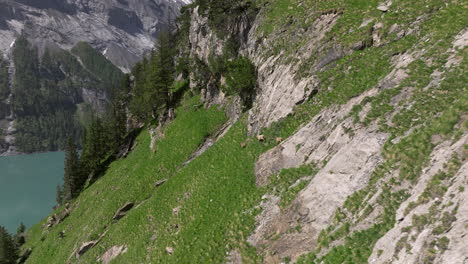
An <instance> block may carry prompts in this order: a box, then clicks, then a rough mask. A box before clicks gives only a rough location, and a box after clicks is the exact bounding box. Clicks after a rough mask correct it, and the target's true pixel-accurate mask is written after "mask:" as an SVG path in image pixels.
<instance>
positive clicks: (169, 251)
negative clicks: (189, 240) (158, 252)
mask: <svg viewBox="0 0 468 264" xmlns="http://www.w3.org/2000/svg"><path fill="white" fill-rule="evenodd" d="M166 253H167V254H169V255H172V254H174V248H172V247H166Z"/></svg>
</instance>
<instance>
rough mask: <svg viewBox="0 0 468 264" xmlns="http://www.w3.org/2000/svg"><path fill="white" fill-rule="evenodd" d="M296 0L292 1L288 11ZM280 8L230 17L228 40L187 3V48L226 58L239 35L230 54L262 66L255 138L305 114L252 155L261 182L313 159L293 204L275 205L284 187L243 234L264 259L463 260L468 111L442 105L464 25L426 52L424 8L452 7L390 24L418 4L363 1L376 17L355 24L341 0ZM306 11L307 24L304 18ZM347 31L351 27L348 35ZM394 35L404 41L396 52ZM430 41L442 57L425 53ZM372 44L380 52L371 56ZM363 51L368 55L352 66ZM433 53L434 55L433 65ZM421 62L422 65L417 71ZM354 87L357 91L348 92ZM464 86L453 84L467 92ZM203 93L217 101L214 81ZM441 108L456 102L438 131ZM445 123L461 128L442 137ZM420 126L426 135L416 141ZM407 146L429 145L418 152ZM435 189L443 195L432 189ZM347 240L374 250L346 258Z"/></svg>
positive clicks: (459, 60)
mask: <svg viewBox="0 0 468 264" xmlns="http://www.w3.org/2000/svg"><path fill="white" fill-rule="evenodd" d="M292 2H294V1H291V3H290V4H291V5H290V6H289V7H287V8H288V9H289V10H295V9H296V7H293V6H292V5H293V3H292ZM300 5H306V4H304V3H301V4H300ZM415 5H418V3H415ZM343 6H345V5H343ZM275 8H277V7H276V6H275V3H270V5H267V6H266V8H265V9H260V13H259V14H258V15H257V16H256V18H255V19H254V20H248V19H247V18H246V19H240V20H239V21H236V22H235V23H233V24H231V26H230V28H232V30H231V31H230V32H232V33H233V34H232V35H230V36H229V37H224V38H223V37H219V34H218V35H217V34H216V31H215V30H214V29H213V28H210V27H209V24H208V23H207V20H208V19H207V18H206V17H203V16H200V14H199V10H198V9H197V8H195V9H194V10H193V12H192V24H191V28H190V45H191V52H190V54H191V57H192V58H196V59H199V60H202V61H204V62H205V63H207V64H209V63H210V61H209V60H210V56H221V55H222V53H223V48H224V47H225V45H226V42H227V41H228V39H229V38H232V37H234V38H236V39H237V40H238V41H239V42H240V50H239V53H240V54H242V55H245V56H248V57H249V58H250V59H251V60H252V61H253V62H254V63H255V65H256V66H257V68H258V92H257V96H256V100H255V103H254V105H253V108H252V109H251V110H250V111H249V112H248V116H249V118H248V119H249V122H248V127H249V134H250V135H251V136H253V135H257V134H261V133H262V132H261V131H264V133H268V132H265V131H271V129H272V127H273V129H274V128H275V127H280V128H281V125H282V124H285V123H286V124H287V123H291V120H292V119H299V120H303V121H302V122H303V123H302V124H300V125H298V126H297V125H295V127H296V129H293V130H290V131H291V132H292V133H291V132H289V133H286V134H285V135H286V136H287V138H286V139H285V140H284V141H283V142H281V143H280V144H279V145H278V146H277V147H274V148H273V149H271V150H269V151H267V152H266V153H264V154H263V155H261V156H260V158H259V159H258V161H257V163H256V176H257V185H258V186H268V184H269V182H271V178H272V177H277V175H278V174H280V173H281V172H282V171H283V170H285V169H291V168H300V167H303V166H310V165H312V166H314V167H316V168H317V169H318V171H317V173H316V174H314V175H306V176H305V177H303V178H301V179H298V180H297V181H296V182H295V183H294V184H293V185H291V186H289V188H290V189H295V188H297V186H298V185H301V186H303V187H302V188H301V189H300V192H298V193H297V194H296V196H295V198H294V199H293V200H292V202H291V203H290V205H288V206H285V207H284V206H282V207H280V206H279V203H280V201H281V194H280V195H266V196H264V199H265V200H264V202H262V203H261V204H260V206H261V207H262V208H263V212H262V213H261V214H260V215H259V216H258V217H257V221H258V226H257V228H256V230H255V232H254V233H253V234H252V235H251V237H250V238H249V243H251V244H252V245H254V246H255V247H256V248H257V250H258V252H260V253H261V254H262V255H263V257H264V263H288V262H285V260H288V261H290V260H292V261H299V262H301V263H302V261H304V263H309V262H308V261H311V262H314V263H315V262H317V263H321V261H323V260H327V259H328V260H331V259H333V258H335V260H336V259H340V258H341V259H342V260H343V261H344V259H349V260H351V259H354V260H355V261H358V262H360V261H364V260H367V261H368V262H369V263H426V262H431V263H460V264H461V263H467V261H468V252H467V251H466V245H468V240H467V236H466V234H467V226H466V219H465V218H466V217H465V216H463V214H464V210H465V209H464V208H465V207H466V204H467V202H466V199H467V197H468V196H467V192H466V191H464V189H465V188H464V186H463V184H466V182H467V180H468V174H467V170H466V164H467V163H466V154H467V153H466V144H467V143H468V141H467V140H468V138H467V136H468V132H467V131H466V127H465V128H463V126H464V125H463V124H465V125H466V122H467V121H466V108H465V109H464V110H462V108H456V109H451V107H450V106H448V105H447V103H448V104H451V103H450V102H449V101H446V100H450V99H448V98H449V96H447V94H448V93H451V92H450V91H449V90H447V89H450V88H449V87H448V86H447V85H448V84H447V82H444V81H445V80H447V79H450V78H451V77H450V76H459V77H461V75H459V74H462V72H463V71H465V70H466V68H464V67H466V58H465V57H464V55H466V48H467V46H468V31H467V29H466V28H464V27H463V26H462V25H460V26H459V27H457V29H455V28H454V30H453V31H451V33H448V34H447V35H446V36H445V37H446V38H447V39H445V43H444V45H440V46H441V47H437V48H435V46H436V44H435V43H437V42H439V41H441V39H437V37H434V35H438V33H436V32H437V30H436V29H434V30H432V31H431V29H428V28H426V27H430V26H427V25H426V24H427V23H428V20H429V19H431V17H437V19H440V18H441V17H442V15H441V13H438V12H442V13H443V12H446V10H451V9H452V8H456V4H454V6H451V4H447V5H446V6H440V7H433V8H434V9H433V10H432V11H428V13H424V12H420V13H419V15H416V14H414V15H413V16H412V17H411V16H410V17H411V18H410V19H408V20H407V21H406V22H405V23H399V22H398V21H394V20H392V19H389V18H387V17H388V16H391V14H392V13H393V12H395V13H398V12H402V11H404V10H406V11H408V10H409V12H415V10H414V9H411V8H414V7H411V8H410V7H408V6H405V5H404V4H403V3H397V4H396V5H393V6H392V3H391V2H388V3H383V4H380V5H376V6H374V7H372V8H375V9H374V10H372V9H371V10H372V11H371V12H373V13H374V15H376V16H374V15H368V16H365V15H364V16H362V15H357V14H355V15H356V16H358V17H355V18H354V19H356V20H359V21H357V22H355V23H354V24H353V25H344V24H343V22H342V23H339V21H340V19H341V20H342V21H343V20H345V19H348V18H349V17H348V18H347V17H346V16H345V15H344V14H343V12H347V11H346V7H342V8H343V9H344V10H345V11H342V10H339V9H329V10H328V11H321V12H314V11H313V10H309V12H310V13H309V14H308V15H307V14H305V17H296V16H299V15H298V14H295V15H294V14H291V15H289V16H285V17H282V18H280V19H285V20H287V22H284V23H283V22H282V21H278V20H276V19H275V18H273V19H272V18H269V17H268V12H269V10H272V9H275ZM283 8H286V7H283ZM306 10H307V9H306ZM285 12H286V13H288V11H285ZM348 12H350V13H352V12H353V11H352V10H348ZM433 12H435V13H433ZM290 13H294V11H292V12H290ZM415 13H416V12H415ZM436 14H437V15H436ZM301 15H302V13H301ZM348 16H349V15H348ZM273 21H274V22H273ZM303 21H306V23H308V26H305V27H304V26H299V23H302V22H303ZM268 23H277V24H276V26H275V28H274V29H273V30H272V31H270V33H265V27H269V26H271V25H268ZM437 23H442V20H438V22H437ZM465 26H466V25H465ZM337 27H343V28H344V29H337ZM333 31H335V32H336V31H341V32H343V33H342V34H343V35H341V36H340V35H336V34H333ZM353 32H356V33H353ZM347 34H348V35H351V36H350V37H349V39H350V40H351V41H350V42H348V43H347V41H348V40H345V38H346V36H345V35H347ZM352 34H354V35H355V36H352ZM356 36H357V37H356ZM402 39H403V40H402ZM405 39H406V40H408V39H411V41H408V42H405ZM397 43H399V44H401V45H405V47H404V48H403V49H401V50H400V49H399V48H396V46H398V45H399V44H397ZM426 43H432V44H426ZM437 49H438V50H439V52H440V53H439V54H435V53H434V52H436V51H435V50H437ZM272 50H275V51H272ZM392 50H393V51H392ZM381 51H383V52H382V53H381ZM371 53H380V54H381V56H382V57H380V58H374V57H372V55H370V54H371ZM436 53H437V52H436ZM362 57H364V58H365V59H364V60H363V61H362V62H359V60H361V58H362ZM437 58H443V59H441V61H440V62H439V63H434V60H437ZM383 61H384V62H385V63H383V65H382V64H380V62H383ZM361 63H364V64H366V63H367V64H370V65H374V66H372V67H381V68H372V67H371V68H368V66H365V65H364V64H361ZM418 63H422V64H425V65H428V66H426V67H430V68H431V70H430V71H429V72H427V73H421V71H420V69H419V68H418V67H417V66H416V65H417V64H418ZM463 65H464V66H463ZM463 69H465V70H463ZM340 71H341V72H340ZM366 71H371V72H372V71H375V72H376V74H375V75H374V76H372V77H370V78H367V76H365V75H366V74H367V75H372V73H371V74H368V73H366ZM327 72H330V74H327ZM420 74H423V75H425V77H424V78H426V79H425V81H424V82H422V83H418V82H416V81H415V79H414V78H418V77H416V76H419V75H420ZM361 75H362V76H361ZM356 78H362V79H364V80H365V82H360V81H359V80H357V79H356ZM465 79H466V78H465ZM356 83H359V84H358V85H360V86H361V87H356V88H355V89H356V92H353V91H352V89H353V88H354V87H353V86H355V85H356ZM192 84H194V83H192ZM196 85H199V84H197V83H195V84H194V86H196ZM458 85H461V83H459V84H458ZM415 86H416V87H415ZM462 86H463V85H462ZM462 86H459V87H458V89H461V90H459V92H462V91H465V92H466V89H465V88H466V87H465V88H463V87H462ZM465 86H466V85H465ZM365 87H367V88H365ZM204 91H205V92H206V93H207V95H206V96H205V97H204V98H205V100H207V101H208V104H210V103H213V102H214V103H219V102H220V101H222V100H223V98H224V95H223V94H222V92H220V91H219V90H216V89H214V88H212V87H210V86H207V87H206V88H205V89H204ZM453 92H454V94H457V93H458V92H455V91H453ZM220 94H221V95H220ZM442 94H443V95H442ZM213 95H214V96H213ZM334 97H335V98H334ZM336 97H341V98H339V99H337V98H336ZM463 97H464V99H461V100H462V101H463V100H466V97H465V96H463ZM429 99H430V100H434V101H433V103H432V107H435V108H440V109H434V110H433V111H430V112H432V113H433V114H434V115H435V116H434V117H436V116H438V117H440V118H441V120H431V119H432V118H430V117H422V116H421V115H422V113H427V111H428V110H427V109H426V110H423V109H424V107H423V105H425V104H428V103H429V102H430V100H429ZM382 101H384V103H383V102H382ZM458 102H460V103H461V101H458ZM465 103H466V101H465ZM462 104H463V103H462ZM460 106H461V105H460ZM444 107H447V108H444ZM412 108H416V109H418V110H411V109H412ZM442 108H444V109H446V110H443V109H442ZM413 111H421V113H415V112H413ZM445 111H448V112H451V111H454V115H456V116H457V117H456V118H455V120H456V121H453V122H454V123H453V126H451V128H450V129H449V130H450V131H451V132H448V131H446V133H448V134H445V133H442V134H443V135H442V134H441V131H438V130H437V129H436V128H435V127H436V126H439V125H441V124H442V123H445V122H450V121H448V119H449V117H447V116H444V114H443V113H446V112H445ZM409 112H412V113H413V114H412V117H411V119H412V120H410V121H402V120H401V119H402V118H405V119H406V118H409V117H408V115H410V116H411V114H409ZM442 116H443V117H442ZM421 120H423V121H421ZM405 122H408V123H405ZM292 123H294V121H293V122H292ZM296 124H297V123H296ZM421 131H424V132H421ZM270 133H271V132H270ZM453 133H455V134H457V136H451V135H453ZM271 134H273V135H274V134H275V133H271ZM283 135H284V134H283ZM421 135H425V136H422V137H423V139H418V137H421ZM418 140H419V141H422V142H419V143H417V142H418ZM418 144H419V146H418ZM424 148H427V149H426V151H425V152H424V151H423V149H424ZM411 149H413V150H414V151H416V152H424V154H421V155H420V156H419V157H414V154H411V152H412V151H413V150H411ZM407 155H408V156H407ZM418 155H419V154H418ZM403 157H407V158H403ZM408 163H416V164H408ZM455 164H456V165H455ZM406 170H411V172H407V171H406ZM441 175H445V176H441ZM410 178H411V179H410ZM304 183H306V184H304ZM273 188H274V189H275V187H273ZM437 188H439V189H440V188H442V189H443V191H442V190H441V191H440V193H439V192H438V191H435V190H434V189H437ZM273 193H276V194H277V192H275V191H273ZM392 196H393V197H392ZM385 200H388V201H385ZM387 203H393V204H392V205H389V204H387ZM382 226H384V227H382ZM291 230H293V231H291ZM372 232H378V233H379V235H377V236H375V235H374V234H372ZM360 235H361V236H363V239H364V240H366V239H367V240H370V243H369V244H366V243H367V242H369V241H366V242H364V241H362V242H361V243H364V244H366V246H364V247H368V248H361V249H359V248H360V246H359V245H353V244H352V243H354V242H353V239H354V241H356V240H357V239H356V237H359V236H360ZM366 236H367V237H366ZM346 248H347V249H348V250H347V251H346V250H345V249H346ZM356 248H357V250H358V251H359V250H361V251H364V252H366V253H363V252H360V253H359V254H364V255H368V256H369V258H368V259H367V258H362V259H359V257H360V256H359V257H354V256H353V254H356V253H355V251H353V250H356ZM369 250H370V251H369ZM309 252H311V253H309ZM231 253H232V254H231V255H230V257H229V261H228V263H242V261H241V258H240V256H237V257H236V254H238V252H236V251H233V252H231ZM327 263H328V262H327ZM330 263H335V262H330ZM336 263H341V262H340V261H337V262H336Z"/></svg>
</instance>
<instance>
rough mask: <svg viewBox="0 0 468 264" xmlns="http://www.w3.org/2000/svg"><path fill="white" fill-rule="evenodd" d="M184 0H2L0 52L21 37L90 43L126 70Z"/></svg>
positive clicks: (63, 45) (70, 44)
mask: <svg viewBox="0 0 468 264" xmlns="http://www.w3.org/2000/svg"><path fill="white" fill-rule="evenodd" d="M189 2H190V1H188V0H176V1H165V0H158V1H136V0H135V1H133V0H121V1H117V0H106V1H94V0H80V1H70V0H69V1H55V0H50V1H49V0H48V1H32V0H18V1H16V0H2V1H0V10H1V11H0V12H1V14H0V51H2V52H3V53H8V50H9V49H10V46H11V44H12V43H13V41H14V40H15V39H16V38H17V37H18V36H19V35H23V36H26V38H28V39H29V40H31V41H33V42H34V43H35V44H36V45H37V46H38V47H41V48H44V46H47V45H48V43H49V42H53V43H55V44H57V45H59V46H60V47H61V48H64V49H71V48H72V47H73V46H75V45H76V43H78V42H80V41H84V42H88V43H90V44H91V45H92V46H93V47H94V48H96V49H98V50H99V51H101V52H102V53H103V54H105V55H106V57H107V58H108V59H109V60H110V61H112V62H113V63H114V64H115V65H117V66H119V67H121V68H122V69H123V70H126V71H128V70H129V69H130V68H131V67H132V66H133V65H134V64H135V63H136V62H137V61H139V60H140V59H141V58H142V55H143V54H144V53H145V52H147V51H148V50H150V49H151V48H152V47H153V45H154V39H155V37H156V36H157V35H158V33H159V32H160V31H161V30H162V29H164V28H167V26H168V23H169V21H171V20H173V19H174V18H175V17H176V16H177V15H178V12H179V9H180V7H182V6H183V5H184V4H187V3H189Z"/></svg>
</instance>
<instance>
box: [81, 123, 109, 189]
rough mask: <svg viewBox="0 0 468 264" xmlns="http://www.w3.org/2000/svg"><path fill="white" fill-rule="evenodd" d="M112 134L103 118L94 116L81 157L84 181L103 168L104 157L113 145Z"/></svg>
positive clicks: (87, 131) (87, 130)
mask: <svg viewBox="0 0 468 264" xmlns="http://www.w3.org/2000/svg"><path fill="white" fill-rule="evenodd" d="M110 134H111V133H110V132H109V131H107V129H106V127H105V126H104V125H103V123H102V120H101V119H100V118H98V117H93V120H92V121H91V123H90V124H89V126H88V127H87V129H86V133H85V137H84V144H83V153H82V155H81V158H80V164H81V168H82V171H81V172H82V174H81V176H82V177H84V181H86V179H87V178H88V177H89V176H92V174H93V173H97V172H99V170H100V169H101V165H102V161H103V159H104V158H106V156H107V155H108V154H109V152H110V150H111V148H112V146H113V145H112V144H111V139H112V138H111V137H110V136H109V135H110ZM83 183H84V182H83Z"/></svg>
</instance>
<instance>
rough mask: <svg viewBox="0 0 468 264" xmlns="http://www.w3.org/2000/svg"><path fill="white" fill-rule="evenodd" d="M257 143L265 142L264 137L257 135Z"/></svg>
mask: <svg viewBox="0 0 468 264" xmlns="http://www.w3.org/2000/svg"><path fill="white" fill-rule="evenodd" d="M257 139H258V141H265V136H264V135H257Z"/></svg>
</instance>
